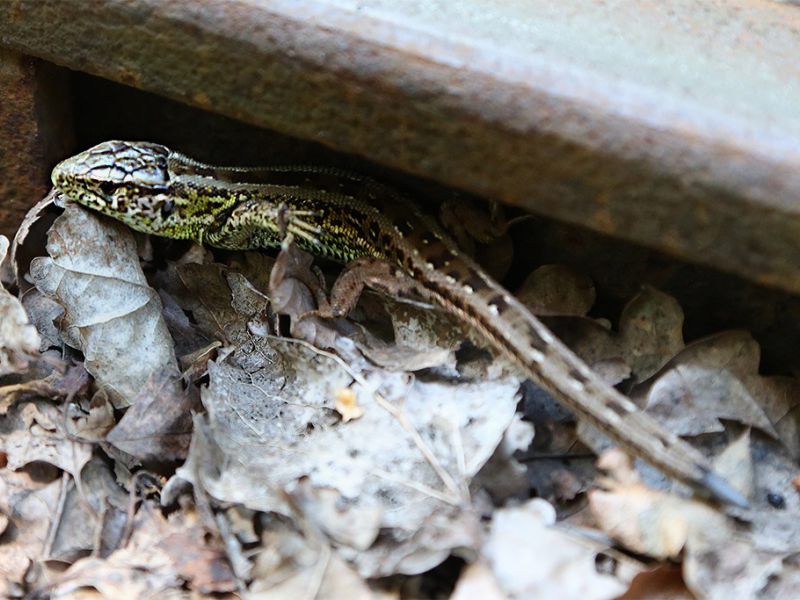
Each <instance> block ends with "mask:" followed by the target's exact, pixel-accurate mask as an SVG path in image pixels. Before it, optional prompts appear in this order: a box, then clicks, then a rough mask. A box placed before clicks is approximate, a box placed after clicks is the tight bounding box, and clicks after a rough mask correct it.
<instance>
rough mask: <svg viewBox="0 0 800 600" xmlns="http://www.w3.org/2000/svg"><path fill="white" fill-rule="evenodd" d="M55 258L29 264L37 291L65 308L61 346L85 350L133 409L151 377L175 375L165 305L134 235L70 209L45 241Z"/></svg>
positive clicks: (96, 372) (89, 364) (101, 379)
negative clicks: (152, 285) (139, 255)
mask: <svg viewBox="0 0 800 600" xmlns="http://www.w3.org/2000/svg"><path fill="white" fill-rule="evenodd" d="M47 250H48V253H49V254H50V256H51V258H37V259H34V260H33V261H32V263H31V276H32V277H33V280H34V282H35V284H36V286H37V288H38V289H39V290H40V291H42V292H43V293H45V294H47V295H49V296H50V297H52V298H54V299H55V300H56V301H57V302H58V303H59V304H61V305H62V306H63V307H64V311H65V312H64V317H63V319H62V322H61V324H60V329H61V334H62V336H63V338H64V340H65V341H66V342H67V343H68V344H69V345H71V346H73V347H75V348H78V349H79V350H81V351H82V352H83V354H84V356H85V366H86V370H87V371H89V372H90V373H91V374H92V375H93V376H94V377H95V379H96V381H97V384H98V385H99V386H100V387H103V388H108V389H109V390H110V392H111V398H112V401H113V402H114V404H115V406H116V407H118V408H119V407H124V406H128V405H129V404H130V402H131V399H132V398H133V397H134V396H135V395H136V394H137V392H138V391H139V390H140V389H141V387H142V386H143V385H144V383H145V382H146V381H147V379H148V378H149V377H150V375H151V374H152V373H155V372H158V371H161V370H163V369H171V370H173V371H174V372H177V361H176V359H175V354H174V350H173V345H172V339H171V338H170V336H169V332H168V330H167V327H166V325H165V324H164V320H163V318H162V317H161V302H160V300H159V298H158V295H157V294H156V293H155V292H154V291H153V290H152V289H151V288H150V287H149V285H148V284H147V280H146V279H145V277H144V273H143V272H142V269H141V267H140V266H139V260H138V258H137V255H136V245H135V243H134V240H133V236H132V235H131V233H130V231H129V230H128V229H127V228H125V227H124V226H123V225H122V224H120V223H115V222H112V221H110V220H108V219H103V218H101V217H98V216H96V215H94V214H92V213H90V212H88V211H85V210H82V209H79V208H77V207H74V206H68V207H67V209H66V210H65V211H64V214H62V215H61V216H60V217H59V218H58V219H56V222H55V223H54V224H53V227H52V229H51V230H50V234H49V237H48V245H47Z"/></svg>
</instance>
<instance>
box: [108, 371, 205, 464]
mask: <svg viewBox="0 0 800 600" xmlns="http://www.w3.org/2000/svg"><path fill="white" fill-rule="evenodd" d="M132 403H133V405H132V406H131V407H130V408H129V409H128V411H127V412H126V413H125V415H124V416H123V417H122V419H120V421H119V423H117V425H116V426H115V427H114V428H113V429H112V430H111V431H110V432H109V433H108V435H107V437H106V440H107V441H108V442H109V443H111V444H113V445H114V446H116V447H117V448H119V449H120V450H122V451H124V452H127V453H128V454H130V455H131V456H135V457H136V458H138V459H139V460H141V461H145V462H157V463H162V462H168V461H174V460H179V459H184V458H186V454H187V452H188V450H189V442H190V440H191V436H192V416H191V408H192V404H193V401H192V398H191V396H190V395H189V392H188V391H184V390H183V389H182V388H181V384H180V380H179V379H178V377H177V376H176V375H175V374H174V373H171V372H164V371H162V372H160V373H156V374H154V375H153V376H152V377H151V378H150V379H149V380H148V381H147V383H146V384H145V385H144V387H143V388H142V389H141V390H140V392H139V393H138V394H137V395H136V396H135V397H134V398H133V401H132Z"/></svg>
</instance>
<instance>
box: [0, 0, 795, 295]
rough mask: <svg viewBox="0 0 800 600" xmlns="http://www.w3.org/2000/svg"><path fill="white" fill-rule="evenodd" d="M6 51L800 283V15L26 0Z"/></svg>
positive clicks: (767, 279) (522, 5)
mask: <svg viewBox="0 0 800 600" xmlns="http://www.w3.org/2000/svg"><path fill="white" fill-rule="evenodd" d="M0 44H3V45H6V46H11V47H14V48H17V49H20V50H23V51H25V52H28V53H31V54H34V55H37V56H41V57H43V58H46V59H47V60H51V61H53V62H56V63H58V64H61V65H65V66H68V67H70V68H73V69H79V70H83V71H87V72H90V73H93V74H97V75H100V76H103V77H106V78H109V79H112V80H115V81H120V82H124V83H127V84H129V85H133V86H136V87H139V88H142V89H146V90H150V91H154V92H157V93H160V94H163V95H166V96H169V97H172V98H177V99H180V100H182V101H185V102H188V103H190V104H193V105H196V106H200V107H203V108H206V109H208V110H212V111H216V112H219V113H222V114H226V115H229V116H233V117H236V118H239V119H242V120H245V121H248V122H250V123H254V124H257V125H261V126H265V127H270V128H273V129H275V130H278V131H280V132H283V133H287V134H291V135H295V136H298V137H302V138H306V139H312V140H316V141H320V142H323V143H325V144H327V145H329V146H331V147H334V148H336V149H338V150H343V151H347V152H353V153H358V154H361V155H363V156H367V157H369V158H370V159H372V160H374V161H377V162H380V163H383V164H386V165H390V166H393V167H396V168H399V169H403V170H406V171H409V172H412V173H415V174H418V175H423V176H428V177H432V178H434V179H437V180H439V181H442V182H444V183H448V184H450V185H454V186H457V187H461V188H463V189H467V190H469V191H472V192H476V193H479V194H482V195H485V196H488V197H491V198H496V199H500V200H503V201H505V202H508V203H512V204H517V205H520V206H524V207H526V208H528V209H530V210H532V211H535V212H537V213H540V214H543V215H548V216H552V217H555V218H558V219H562V220H564V221H567V222H571V223H576V224H580V225H584V226H586V227H589V228H592V229H595V230H598V231H602V232H605V233H609V234H611V235H615V236H618V237H621V238H625V239H628V240H633V241H636V242H639V243H642V244H646V245H649V246H652V247H656V248H659V249H662V250H667V251H669V252H672V253H674V254H677V255H680V256H682V257H685V258H689V259H691V260H694V261H698V262H701V263H705V264H710V265H713V266H717V267H720V268H723V269H726V270H729V271H733V272H735V273H739V274H741V275H745V276H747V277H750V278H752V279H754V280H756V281H759V282H762V283H766V284H770V285H775V286H779V287H783V288H785V289H788V290H791V291H794V292H800V270H799V269H798V268H797V265H798V264H800V202H799V201H800V110H798V109H797V107H798V106H800V67H798V65H800V63H798V61H797V57H798V56H800V10H798V8H797V7H796V6H791V5H786V4H779V3H772V2H763V1H761V0H758V1H755V0H753V1H745V0H730V1H727V2H706V3H698V2H696V1H691V2H690V1H689V0H671V1H667V2H662V3H641V2H635V1H634V0H621V1H619V2H614V3H605V2H599V1H598V2H585V1H581V2H579V1H578V0H565V1H564V2H558V3H552V2H548V1H547V0H528V1H526V2H522V1H519V2H506V3H486V2H483V1H480V0H464V1H462V2H457V3H453V2H446V1H445V0H436V1H426V2H422V1H421V0H420V1H408V2H402V3H397V2H393V3H392V2H389V1H388V0H381V1H377V0H372V1H367V0H365V1H361V2H358V3H356V2H352V1H345V0H327V1H324V0H292V1H289V0H272V1H267V0H261V1H257V0H250V1H246V0H207V1H205V2H202V3H198V2H194V1H192V0H172V1H170V2H164V1H156V0H139V1H137V2H133V1H129V0H95V1H93V2H91V3H88V2H85V1H84V0H58V1H56V0H13V1H11V2H6V3H2V4H1V5H0Z"/></svg>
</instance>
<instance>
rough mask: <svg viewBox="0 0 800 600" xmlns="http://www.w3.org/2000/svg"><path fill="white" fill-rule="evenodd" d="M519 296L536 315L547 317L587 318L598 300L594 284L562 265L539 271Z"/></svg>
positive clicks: (522, 288) (524, 285)
mask: <svg viewBox="0 0 800 600" xmlns="http://www.w3.org/2000/svg"><path fill="white" fill-rule="evenodd" d="M516 295H517V298H518V299H519V301H520V302H522V303H523V304H525V305H526V306H528V307H529V308H530V309H531V310H532V311H533V312H534V314H538V315H548V316H576V317H583V316H586V314H587V313H588V312H589V310H590V309H591V308H592V306H593V305H594V302H595V299H596V293H595V289H594V284H593V283H592V280H591V279H590V278H589V277H587V276H586V275H583V274H581V273H578V272H576V271H573V270H572V269H570V268H569V267H565V266H563V265H543V266H541V267H539V268H538V269H536V270H535V271H533V273H531V274H530V275H528V277H527V278H526V279H525V281H524V282H523V283H522V285H521V286H520V288H519V290H517V294H516Z"/></svg>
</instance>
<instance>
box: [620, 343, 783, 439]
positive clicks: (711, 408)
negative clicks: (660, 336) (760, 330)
mask: <svg viewBox="0 0 800 600" xmlns="http://www.w3.org/2000/svg"><path fill="white" fill-rule="evenodd" d="M758 356H759V352H758V344H757V343H756V342H755V341H754V340H753V339H752V338H751V337H750V335H749V334H747V333H744V332H729V333H722V334H719V335H715V336H712V337H708V338H705V339H703V340H699V341H697V342H694V343H692V344H689V345H688V346H686V348H685V349H684V350H683V351H681V352H680V353H679V354H678V355H677V356H676V357H675V358H673V359H672V360H671V361H669V363H667V365H666V366H665V367H664V368H663V369H662V370H661V371H660V372H659V373H658V374H657V375H656V376H655V377H654V378H653V379H652V380H650V381H649V382H647V384H646V385H643V386H640V388H638V389H637V390H635V391H634V393H633V394H632V396H633V398H634V399H635V400H636V401H637V402H638V403H639V404H640V406H644V407H645V410H647V412H649V413H651V414H652V415H653V416H655V417H656V418H658V419H659V420H660V421H661V422H662V423H663V424H665V425H666V426H667V428H668V429H670V430H671V431H673V432H675V433H677V434H678V435H699V434H701V433H708V432H715V431H716V432H718V431H723V430H724V428H723V426H722V423H721V422H720V421H719V419H721V418H722V419H730V420H733V421H738V422H740V423H744V424H746V425H752V426H754V427H758V428H760V429H762V430H763V431H766V432H767V433H769V434H770V435H772V436H774V437H777V435H778V434H777V432H776V431H775V428H774V427H773V425H772V423H771V422H770V420H769V418H768V417H767V415H766V414H765V412H764V409H763V408H762V407H761V405H760V403H759V401H758V399H757V397H756V395H754V394H753V393H752V392H751V390H750V389H748V384H751V383H752V382H751V380H750V377H751V376H752V375H755V374H756V373H757V370H758Z"/></svg>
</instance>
